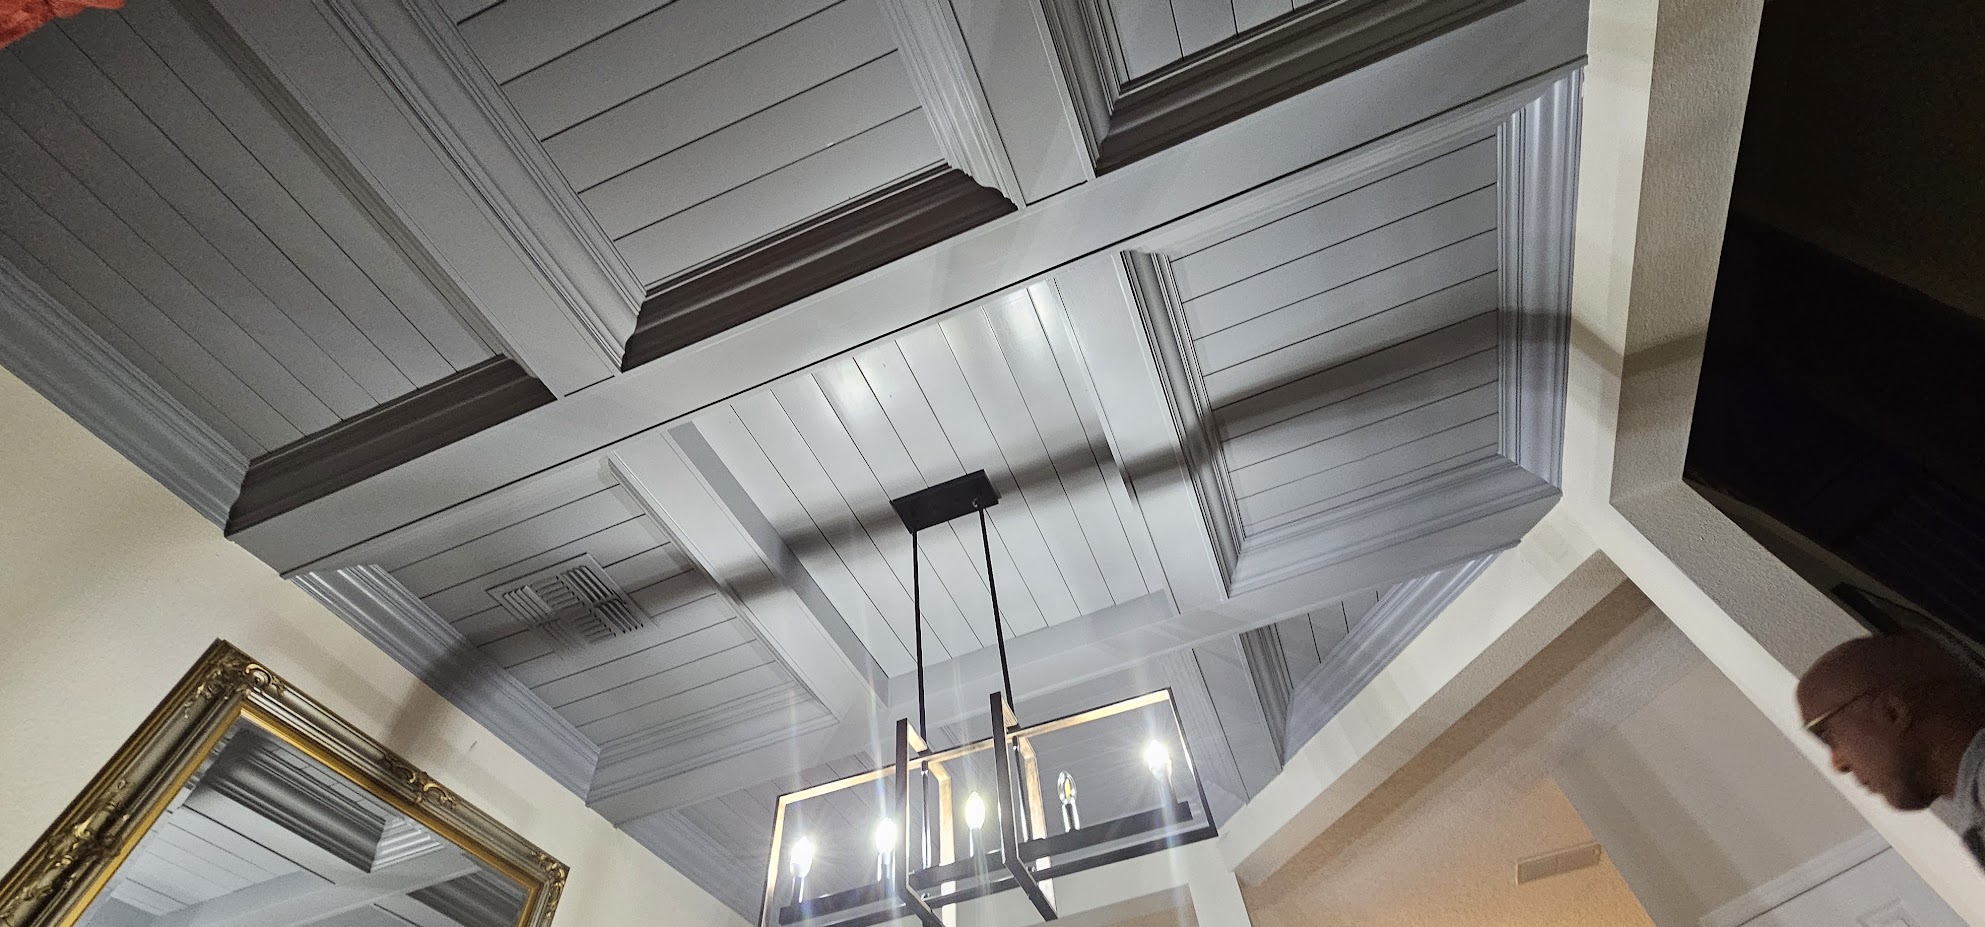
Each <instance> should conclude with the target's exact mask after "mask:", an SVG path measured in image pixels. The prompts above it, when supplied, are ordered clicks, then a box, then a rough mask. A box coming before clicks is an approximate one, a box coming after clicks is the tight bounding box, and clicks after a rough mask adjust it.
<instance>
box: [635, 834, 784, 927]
mask: <svg viewBox="0 0 1985 927" xmlns="http://www.w3.org/2000/svg"><path fill="white" fill-rule="evenodd" d="M620 829H621V830H623V831H626V832H627V835H628V836H629V837H632V838H634V842H635V843H638V844H640V845H642V846H644V847H647V848H648V852H650V853H653V854H655V855H656V856H657V857H660V858H661V860H662V862H665V863H668V864H669V865H670V866H673V867H675V870H676V871H677V872H680V873H682V874H683V875H684V876H686V877H688V879H689V881H691V882H694V883H696V884H697V886H699V887H700V888H702V889H703V890H704V891H706V892H709V893H710V896H711V897H713V898H715V899H717V901H718V902H720V903H722V904H723V905H724V906H725V907H727V908H730V909H731V910H732V911H735V912H737V915H738V916H739V917H742V918H744V919H745V920H746V921H749V922H750V923H752V924H756V923H758V907H759V905H760V904H762V903H763V900H764V899H763V897H762V896H763V892H764V889H765V882H764V879H763V877H762V876H760V875H759V874H758V873H757V872H755V871H753V867H752V866H751V865H750V863H749V861H747V860H741V859H738V858H736V857H735V856H733V855H731V851H730V850H729V849H728V848H726V847H725V846H724V845H723V844H721V843H718V842H717V841H716V839H715V838H713V837H711V836H710V835H709V834H708V833H706V832H705V831H704V830H703V828H701V827H699V826H697V825H696V823H695V822H693V821H691V820H689V819H688V818H686V817H684V816H683V814H682V812H680V811H658V812H656V813H654V814H651V815H648V816H646V817H641V818H635V819H634V820H632V821H627V822H625V823H623V824H621V825H620Z"/></svg>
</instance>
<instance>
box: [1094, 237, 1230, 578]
mask: <svg viewBox="0 0 1985 927" xmlns="http://www.w3.org/2000/svg"><path fill="white" fill-rule="evenodd" d="M1117 258H1118V260H1119V261H1120V262H1121V263H1122V265H1123V274H1124V279H1125V280H1126V281H1127V283H1128V285H1129V291H1130V296H1131V299H1132V301H1133V302H1134V303H1135V304H1136V311H1137V316H1138V318H1139V319H1140V320H1142V321H1143V323H1144V337H1145V338H1146V340H1147V341H1148V343H1149V345H1150V351H1151V359H1152V362H1153V364H1154V365H1155V366H1156V368H1157V370H1158V372H1159V377H1160V383H1161V384H1162V385H1163V387H1164V395H1165V399H1166V401H1167V404H1168V405H1170V406H1171V412H1172V414H1171V418H1172V431H1173V434H1174V437H1175V438H1176V440H1177V441H1178V447H1179V452H1180V453H1181V454H1182V455H1183V456H1184V458H1185V464H1186V473H1187V474H1188V475H1189V476H1190V477H1191V479H1192V482H1193V485H1194V486H1195V487H1196V488H1197V489H1198V493H1197V494H1198V497H1199V510H1200V518H1201V520H1202V521H1203V522H1204V526H1205V530H1206V532H1207V537H1208V538H1210V539H1211V540H1212V542H1213V552H1214V556H1215V558H1216V562H1217V563H1218V564H1219V568H1220V580H1221V583H1222V584H1223V585H1224V586H1225V587H1226V588H1227V590H1228V591H1229V592H1230V593H1231V592H1232V591H1233V587H1234V571H1235V567H1236V565H1237V564H1238V563H1239V562H1240V558H1241V551H1242V542H1243V537H1244V536H1243V534H1242V532H1241V519H1240V504H1239V502H1238V501H1237V498H1236V496H1235V494H1234V487H1233V479H1232V476H1231V473H1232V470H1231V469H1230V468H1229V467H1228V466H1227V449H1226V444H1225V443H1224V442H1222V441H1221V440H1220V439H1219V430H1218V428H1219V426H1218V425H1217V424H1215V422H1214V419H1213V407H1212V403H1211V401H1210V400H1209V399H1208V398H1207V395H1206V377H1205V375H1204V374H1203V373H1201V371H1200V366H1199V353H1198V352H1197V351H1194V350H1193V349H1192V338H1191V336H1190V335H1189V334H1188V330H1187V327H1186V319H1185V305H1184V300H1182V299H1181V298H1180V297H1179V291H1178V284H1177V282H1176V281H1175V280H1174V279H1173V277H1172V266H1171V262H1170V261H1167V260H1165V259H1164V258H1163V257H1161V256H1159V255H1155V254H1149V253H1146V252H1141V251H1125V252H1122V253H1121V254H1119V255H1118V256H1117Z"/></svg>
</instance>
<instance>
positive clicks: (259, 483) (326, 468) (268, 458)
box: [227, 357, 555, 534]
mask: <svg viewBox="0 0 1985 927" xmlns="http://www.w3.org/2000/svg"><path fill="white" fill-rule="evenodd" d="M554 398H555V397H554V396H552V394H551V391H550V390H548V389H546V388H545V386H544V384H543V383H540V382H538V380H537V378H536V377H533V376H531V375H530V374H529V373H527V372H526V371H525V370H524V368H523V366H522V365H520V364H518V363H517V362H516V361H514V360H511V359H510V358H507V357H492V358H490V359H489V360H486V361H483V362H482V363H480V364H477V365H475V366H473V367H469V368H467V369H465V370H459V371H456V372H455V373H453V374H451V375H449V376H448V377H446V378H443V379H440V380H436V381H435V382H433V383H429V384H428V385H426V386H423V387H421V388H420V389H417V390H414V391H413V392H411V393H408V394H406V395H405V396H401V397H400V398H398V399H395V400H393V401H391V402H388V403H386V404H384V405H381V406H379V407H378V408H375V409H371V410H369V411H367V412H364V413H362V414H360V415H358V416H356V417H354V418H349V419H346V420H344V421H342V422H339V423H338V424H336V425H333V426H331V427H329V428H326V429H324V430H323V431H319V432H317V433H315V434H309V435H305V436H303V437H302V438H300V439H298V440H295V441H292V442H290V443H288V444H285V445H283V446H282V447H279V448H276V449H275V450H273V451H270V452H268V453H266V454H263V455H262V456H260V457H257V458H255V459H254V460H252V461H249V464H248V475H247V476H246V477H244V478H243V479H242V481H241V495H240V496H239V497H237V498H236V499H235V500H234V508H233V509H232V510H231V511H230V512H229V513H228V519H227V533H228V534H234V533H235V532H237V531H240V530H242V529H244V528H247V527H249V526H251V525H255V524H258V523H260V522H264V521H268V520H269V519H271V518H274V517H276V516H278V515H281V514H283V513H284V512H288V511H290V510H292V509H295V508H299V507H301V506H303V505H304V504H306V503H309V502H312V501H314V500H317V499H321V498H323V497H325V496H328V495H330V494H332V493H335V492H337V491H338V490H340V489H344V488H345V487H347V486H350V485H352V484H353V483H357V482H358V481H360V480H363V479H365V478H366V477H369V476H375V475H378V474H380V473H384V472H386V471H388V470H391V469H393V468H394V467H397V466H399V465H400V464H403V463H406V462H407V461H409V460H412V459H414V458H416V457H419V456H421V455H422V454H425V453H427V452H429V451H432V450H437V449H439V448H442V447H445V446H447V445H449V444H453V443H455V442H456V441H460V440H461V439H463V438H466V437H468V436H470V435H472V434H475V433H476V432H479V431H481V430H483V429H485V428H488V427H490V426H493V425H496V424H498V423H500V422H503V421H506V420H508V419H511V418H514V417H516V416H518V415H522V414H524V413H525V412H529V411H530V410H532V409H535V408H537V407H539V406H541V405H544V404H545V403H548V402H551V401H552V400H553V399H554Z"/></svg>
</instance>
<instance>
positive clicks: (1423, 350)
mask: <svg viewBox="0 0 1985 927" xmlns="http://www.w3.org/2000/svg"><path fill="white" fill-rule="evenodd" d="M1496 170H1497V152H1496V146H1495V141H1494V139H1490V138H1485V139H1482V140H1479V141H1475V142H1472V143H1467V144H1463V145H1461V146H1459V147H1457V148H1455V149H1452V150H1449V151H1446V152H1443V153H1438V154H1436V155H1434V156H1432V157H1426V158H1424V159H1422V160H1419V161H1417V162H1410V163H1407V164H1403V165H1402V166H1401V167H1400V168H1399V169H1397V170H1395V171H1393V172H1391V173H1390V174H1388V175H1386V176H1383V177H1380V178H1378V179H1376V180H1373V181H1371V182H1369V183H1366V184H1364V185H1362V186H1359V187H1356V188H1353V189H1350V190H1345V191H1341V192H1337V193H1334V194H1332V195H1330V196H1329V197H1328V198H1326V199H1323V200H1321V201H1319V202H1315V203H1313V204H1310V205H1307V206H1301V207H1300V208H1293V211H1286V212H1281V213H1273V214H1270V215H1269V216H1265V217H1264V218H1263V219H1262V220H1261V221H1260V222H1259V223H1258V224H1254V225H1252V226H1249V227H1244V228H1240V229H1236V230H1233V231H1230V232H1228V233H1225V234H1223V235H1222V236H1221V237H1220V238H1219V239H1218V240H1215V241H1211V242H1202V243H1200V244H1199V245H1197V246H1195V247H1194V248H1192V249H1191V250H1189V251H1187V252H1185V253H1182V254H1179V255H1175V256H1173V257H1172V258H1171V259H1170V261H1169V268H1170V272H1171V274H1172V277H1173V280H1174V282H1175V285H1176V288H1177V292H1178V297H1179V298H1180V300H1181V301H1182V307H1181V309H1182V311H1181V312H1180V320H1179V324H1180V325H1181V326H1182V328H1183V331H1182V332H1181V334H1182V335H1183V336H1184V337H1186V338H1188V339H1189V340H1190V341H1191V348H1190V352H1191V355H1192V358H1191V359H1192V365H1193V367H1194V368H1195V369H1196V370H1197V371H1198V373H1199V374H1200V376H1201V377H1202V378H1203V384H1204V388H1205V396H1206V402H1207V405H1208V411H1210V412H1211V414H1212V417H1213V422H1214V426H1215V428H1216V430H1217V435H1218V438H1219V440H1220V442H1221V460H1222V463H1223V464H1224V466H1225V467H1226V471H1227V472H1226V479H1225V480H1224V483H1223V486H1222V489H1221V490H1220V491H1221V492H1223V493H1230V494H1231V502H1232V505H1233V511H1234V512H1235V515H1236V517H1237V519H1238V522H1239V524H1238V528H1239V531H1240V533H1241V534H1242V535H1243V536H1247V537H1252V536H1256V535H1261V534H1264V533H1266V532H1271V531H1278V530H1279V529H1285V528H1292V527H1293V526H1295V525H1297V524H1298V523H1301V522H1303V521H1304V520H1305V519H1309V518H1311V517H1312V516H1317V515H1321V514H1323V513H1325V512H1329V511H1331V510H1334V509H1341V508H1343V507H1344V506H1347V505H1349V504H1351V503H1354V502H1358V501H1360V500H1362V499H1366V498H1369V497H1371V496H1373V495H1376V494H1378V493H1382V492H1385V491H1387V490H1390V489H1394V488H1397V487H1401V486H1405V485H1408V484H1410V483H1412V482H1413V481H1415V480H1418V479H1422V478H1426V477H1429V476H1432V475H1436V474H1438V473H1441V472H1445V471H1447V470H1450V469H1453V468H1455V467H1459V466H1463V465H1466V464H1471V463H1476V462H1479V461H1483V460H1487V459H1489V458H1491V457H1493V456H1495V455H1496V454H1497V452H1498V450H1497V449H1498V442H1499V438H1500V435H1499V431H1498V428H1499V419H1498V409H1499V398H1498V378H1499V376H1500V373H1501V369H1500V366H1499V351H1498V337H1499V335H1498V321H1497V310H1498V306H1499V304H1500V302H1501V298H1502V294H1501V291H1500V287H1499V284H1500V281H1499V279H1498V278H1499V274H1498V266H1499V262H1500V259H1501V258H1500V253H1499V252H1500V246H1501V242H1500V241H1499V234H1498V222H1499V209H1500V206H1499V202H1498V197H1497V192H1498V191H1497V188H1496V176H1497V175H1496ZM1278 536H1280V535H1278Z"/></svg>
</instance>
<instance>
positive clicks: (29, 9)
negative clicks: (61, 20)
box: [0, 0, 124, 48]
mask: <svg viewBox="0 0 1985 927" xmlns="http://www.w3.org/2000/svg"><path fill="white" fill-rule="evenodd" d="M123 5H124V0H0V48H6V47H7V46H9V45H12V44H14V42H15V40H17V39H19V38H21V37H22V36H25V35H27V34H28V33H30V32H33V31H35V30H36V29H39V28H41V27H42V26H43V25H45V24H47V22H48V21H49V20H51V19H54V18H56V17H58V16H61V17H69V16H74V15H76V14H77V13H81V12H82V11H84V10H87V9H89V8H90V7H96V8H98V9H103V10H114V9H117V8H119V7H122V6H123Z"/></svg>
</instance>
